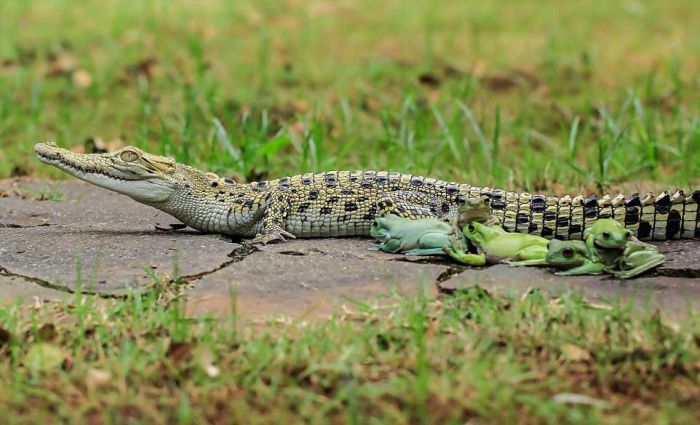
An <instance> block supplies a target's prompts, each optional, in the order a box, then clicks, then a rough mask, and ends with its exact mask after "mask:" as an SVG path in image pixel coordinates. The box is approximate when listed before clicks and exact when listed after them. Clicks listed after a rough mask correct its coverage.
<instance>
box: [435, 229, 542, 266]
mask: <svg viewBox="0 0 700 425" xmlns="http://www.w3.org/2000/svg"><path fill="white" fill-rule="evenodd" d="M462 233H464V236H465V237H466V238H467V239H468V240H469V242H471V243H472V244H473V245H474V246H475V247H476V249H477V251H478V254H470V253H468V252H465V250H464V249H463V247H461V246H460V245H459V244H458V243H452V244H450V245H449V246H446V247H445V248H444V250H445V252H447V254H449V255H450V257H452V258H454V259H455V260H457V261H459V262H460V263H464V264H468V265H471V266H483V265H486V264H487V263H489V264H493V263H497V262H500V261H504V260H505V261H507V262H510V264H511V265H537V264H545V257H546V256H547V244H548V243H549V241H548V240H547V239H545V238H542V237H539V236H535V235H528V234H523V233H508V232H506V231H505V230H504V229H503V228H502V227H500V226H498V225H493V226H487V225H484V224H481V223H478V222H471V223H469V224H467V225H466V226H464V229H462Z"/></svg>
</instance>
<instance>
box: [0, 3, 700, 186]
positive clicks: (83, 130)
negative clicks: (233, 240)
mask: <svg viewBox="0 0 700 425" xmlns="http://www.w3.org/2000/svg"><path fill="white" fill-rule="evenodd" d="M555 11H556V12H555ZM698 19H700V8H698V7H696V6H695V4H694V2H690V1H670V2H669V1H661V0H657V1H645V2H606V3H605V4H601V3H600V2H595V3H590V2H566V4H561V2H555V1H543V2H542V1H538V2H535V1H532V2H518V4H509V5H508V6H507V7H497V6H496V5H495V4H493V3H492V2H487V1H473V2H460V1H451V2H444V3H442V4H441V5H440V6H439V7H435V6H434V5H432V2H411V3H410V4H405V2H398V1H388V2H382V4H381V6H377V5H376V4H375V2H370V1H367V0H358V1H344V2H323V1H319V2H304V1H299V0H291V1H288V2H285V3H283V4H282V3H272V2H270V3H267V2H266V3H261V4H258V2H245V1H244V2H220V1H211V0H209V1H203V2H197V4H196V6H195V5H194V4H189V3H186V2H171V1H149V2H142V3H139V4H136V5H132V4H130V3H129V4H128V5H127V4H126V3H124V2H119V1H116V0H108V1H100V2H96V1H94V2H81V3H80V4H79V5H78V4H76V3H75V2H72V1H68V0H63V1H61V0H57V1H53V2H50V3H47V2H38V1H27V2H25V1H22V2H20V1H12V0H9V1H5V2H3V3H2V4H1V5H0V28H2V32H3V37H1V38H0V58H2V65H1V66H0V86H2V87H3V90H2V95H1V96H0V148H1V149H2V155H1V156H2V159H3V160H2V161H0V177H9V176H12V175H23V174H34V175H40V176H51V177H58V176H59V175H60V174H58V173H56V172H55V171H52V170H50V169H49V168H48V167H43V166H41V165H40V164H39V163H38V162H37V161H36V160H35V159H34V156H33V154H32V146H33V143H34V142H36V141H41V140H47V139H51V140H55V141H57V142H58V143H59V144H62V145H67V146H80V145H82V144H83V142H84V140H86V139H87V138H89V137H100V138H102V139H105V140H107V141H113V140H118V144H133V145H137V146H140V147H143V148H146V149H148V150H151V151H154V152H158V153H164V154H169V155H172V156H174V157H176V158H177V159H178V160H180V161H184V162H187V163H191V164H193V165H195V166H199V167H203V168H207V169H210V170H212V171H215V172H219V173H222V174H238V175H240V176H242V177H245V178H248V179H255V178H260V177H266V176H271V177H274V176H279V175H281V174H289V173H299V172H305V171H310V170H326V169H354V168H362V169H392V170H399V171H410V172H413V173H418V174H428V175H432V176H435V177H441V178H446V179H451V180H459V181H464V182H470V183H473V184H479V185H496V186H502V187H506V188H510V189H528V190H531V191H536V190H542V191H554V192H574V191H577V190H587V191H600V190H604V189H607V188H608V187H609V186H611V185H612V186H619V185H621V184H622V183H624V182H630V181H632V182H635V183H637V182H638V186H637V187H641V188H642V189H644V188H645V186H644V182H653V183H655V184H656V186H663V187H668V188H671V189H672V188H676V187H685V188H686V189H687V188H689V187H691V186H693V185H697V184H698V175H700V156H699V155H697V153H698V151H700V125H699V122H698V115H697V111H698V102H699V101H700V96H699V95H698V93H700V90H698V89H699V88H700V87H699V84H700V80H699V79H698V77H697V75H698V66H699V64H698V61H697V59H696V58H697V56H698V53H700V51H699V50H700V44H698V42H697V40H698V37H697V35H698V33H697V25H696V22H697V21H698ZM86 77H88V78H89V84H87V82H88V81H87V79H86ZM625 187H626V188H628V189H630V190H634V189H635V186H630V187H627V186H625Z"/></svg>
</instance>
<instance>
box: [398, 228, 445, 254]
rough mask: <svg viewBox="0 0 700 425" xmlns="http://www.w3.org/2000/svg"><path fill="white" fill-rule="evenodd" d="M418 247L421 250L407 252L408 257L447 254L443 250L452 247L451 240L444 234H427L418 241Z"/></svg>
mask: <svg viewBox="0 0 700 425" xmlns="http://www.w3.org/2000/svg"><path fill="white" fill-rule="evenodd" d="M418 245H419V246H420V247H421V248H416V249H410V250H408V251H405V252H404V254H406V255H438V254H442V255H444V254H445V251H444V250H443V249H442V248H443V247H445V246H448V245H450V238H449V236H447V235H446V234H444V233H438V232H435V233H426V234H425V235H423V236H421V237H420V239H418Z"/></svg>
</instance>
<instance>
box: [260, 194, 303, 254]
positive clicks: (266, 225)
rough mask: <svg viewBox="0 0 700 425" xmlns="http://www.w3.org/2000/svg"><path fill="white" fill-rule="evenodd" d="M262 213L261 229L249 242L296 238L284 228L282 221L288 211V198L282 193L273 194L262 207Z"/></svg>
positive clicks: (266, 242) (262, 243)
mask: <svg viewBox="0 0 700 425" xmlns="http://www.w3.org/2000/svg"><path fill="white" fill-rule="evenodd" d="M264 208H265V209H264V212H263V214H262V220H261V221H262V231H261V232H260V233H258V234H257V235H255V238H253V239H252V240H251V241H250V243H251V244H253V245H259V244H261V245H267V244H268V243H270V242H275V241H286V240H287V239H296V236H294V235H293V234H291V233H289V232H288V231H286V230H284V222H285V220H286V219H287V213H288V211H289V200H288V199H287V198H286V196H284V194H282V193H278V194H274V195H273V196H272V197H271V198H270V202H269V203H268V204H267V205H266V206H265V207H264Z"/></svg>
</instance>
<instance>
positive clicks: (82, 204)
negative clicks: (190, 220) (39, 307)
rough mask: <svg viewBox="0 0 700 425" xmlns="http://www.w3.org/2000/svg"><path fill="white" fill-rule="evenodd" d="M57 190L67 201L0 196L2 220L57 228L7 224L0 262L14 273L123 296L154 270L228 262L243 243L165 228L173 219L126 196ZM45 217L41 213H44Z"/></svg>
mask: <svg viewBox="0 0 700 425" xmlns="http://www.w3.org/2000/svg"><path fill="white" fill-rule="evenodd" d="M56 190H59V191H60V192H61V193H64V194H65V195H66V199H67V200H65V201H58V202H57V201H35V200H30V199H21V198H19V197H10V198H4V199H2V201H0V222H15V223H33V222H32V221H31V220H32V217H42V218H41V220H45V219H48V221H49V223H51V224H52V226H48V227H29V228H0V241H2V243H1V244H0V265H1V266H3V267H4V268H6V269H7V270H8V271H9V272H10V273H12V274H15V275H21V276H26V277H29V278H34V279H40V280H43V281H47V282H51V283H52V284H54V285H59V286H64V287H65V288H66V289H67V290H75V289H76V287H77V285H78V284H82V285H83V288H86V287H88V288H89V291H91V292H96V293H104V294H121V293H124V292H125V291H126V289H127V288H128V287H138V286H143V285H146V284H147V283H148V282H149V281H151V280H152V277H151V275H152V274H153V273H156V274H168V275H171V276H172V275H173V273H174V270H177V271H178V273H179V275H181V276H186V275H194V274H200V273H204V272H206V271H208V270H214V269H217V268H218V267H219V266H220V265H221V264H223V263H225V262H227V261H229V260H230V259H229V258H228V253H229V252H231V250H232V249H234V248H235V247H236V246H238V245H236V244H232V243H230V242H229V241H228V240H227V239H226V238H223V237H221V236H218V235H204V234H200V233H197V232H195V231H181V232H177V233H164V232H158V231H156V230H154V224H155V223H157V222H161V223H168V222H173V221H174V219H173V218H172V217H170V216H169V215H167V214H165V213H161V212H159V211H157V210H155V209H153V208H150V207H147V206H145V205H141V204H139V203H137V202H135V201H133V200H131V199H129V198H128V197H126V196H123V195H119V194H115V193H113V192H110V191H107V190H104V189H100V188H97V187H95V186H93V185H90V184H87V183H82V182H76V181H70V182H64V183H61V184H60V185H59V186H58V187H57V188H56ZM37 214H38V215H37Z"/></svg>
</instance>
